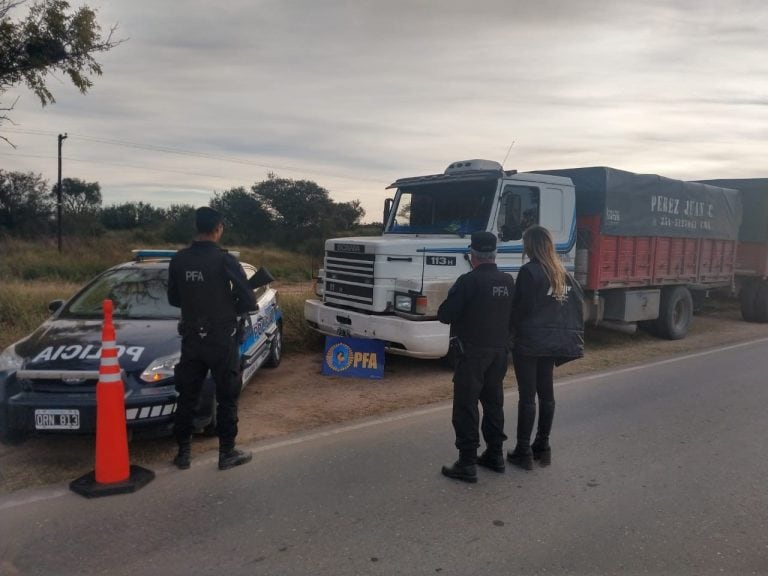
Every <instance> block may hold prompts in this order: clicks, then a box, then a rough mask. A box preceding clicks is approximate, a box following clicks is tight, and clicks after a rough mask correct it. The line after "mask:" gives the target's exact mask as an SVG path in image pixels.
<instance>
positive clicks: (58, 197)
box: [56, 132, 67, 253]
mask: <svg viewBox="0 0 768 576" xmlns="http://www.w3.org/2000/svg"><path fill="white" fill-rule="evenodd" d="M66 138H67V133H66V132H64V135H63V136H62V135H61V134H59V187H58V190H57V194H56V214H57V221H58V229H59V253H61V204H62V201H61V143H62V142H63V141H64V140H66Z"/></svg>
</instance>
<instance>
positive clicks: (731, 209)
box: [535, 166, 741, 240]
mask: <svg viewBox="0 0 768 576" xmlns="http://www.w3.org/2000/svg"><path fill="white" fill-rule="evenodd" d="M535 172H537V173H539V174H551V175H554V176H565V177H567V178H570V179H571V180H572V181H573V184H574V186H575V188H576V213H577V214H579V215H596V214H600V215H601V216H602V219H601V232H602V233H604V234H608V235H613V236H672V237H683V238H721V239H728V240H736V239H737V238H738V233H739V225H740V223H741V200H740V194H739V192H738V191H736V190H731V189H727V188H722V187H719V186H712V185H709V184H703V183H700V182H685V181H683V180H673V179H671V178H665V177H663V176H658V175H656V174H635V173H633V172H626V171H624V170H617V169H615V168H608V167H605V166H596V167H590V168H569V169H564V170H535Z"/></svg>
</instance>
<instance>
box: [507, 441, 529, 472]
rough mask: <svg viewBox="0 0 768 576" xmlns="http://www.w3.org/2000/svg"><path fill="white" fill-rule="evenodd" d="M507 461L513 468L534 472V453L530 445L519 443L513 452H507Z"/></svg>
mask: <svg viewBox="0 0 768 576" xmlns="http://www.w3.org/2000/svg"><path fill="white" fill-rule="evenodd" d="M507 460H509V463H510V464H512V466H517V467H518V468H522V469H523V470H533V451H532V450H531V447H530V446H529V445H528V444H521V443H519V442H518V444H517V446H515V449H514V450H513V451H512V452H507Z"/></svg>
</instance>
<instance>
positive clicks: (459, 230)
mask: <svg viewBox="0 0 768 576" xmlns="http://www.w3.org/2000/svg"><path fill="white" fill-rule="evenodd" d="M497 184H498V181H497V180H495V179H494V180H482V181H470V182H442V183H435V184H426V185H419V186H413V187H403V188H401V189H400V191H399V192H400V193H399V194H398V196H397V198H396V200H395V201H396V205H395V206H393V208H392V210H393V212H394V216H393V217H392V220H391V222H390V224H389V226H388V227H387V229H386V231H385V233H389V234H458V235H460V236H464V235H466V234H471V233H472V232H476V231H478V230H486V227H487V225H488V217H489V216H490V212H491V206H492V205H493V197H494V194H495V193H496V186H497Z"/></svg>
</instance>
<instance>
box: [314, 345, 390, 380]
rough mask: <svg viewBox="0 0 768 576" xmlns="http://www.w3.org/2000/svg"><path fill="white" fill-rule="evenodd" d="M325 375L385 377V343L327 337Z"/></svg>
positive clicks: (324, 357)
mask: <svg viewBox="0 0 768 576" xmlns="http://www.w3.org/2000/svg"><path fill="white" fill-rule="evenodd" d="M323 374H325V375H326V376H353V377H355V378H381V377H382V376H383V375H384V342H382V341H381V340H366V339H364V338H339V337H337V336H326V338H325V354H324V355H323Z"/></svg>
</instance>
